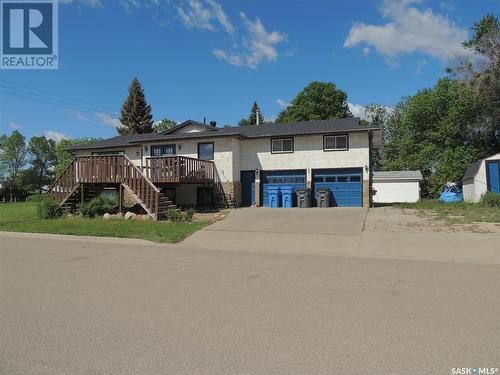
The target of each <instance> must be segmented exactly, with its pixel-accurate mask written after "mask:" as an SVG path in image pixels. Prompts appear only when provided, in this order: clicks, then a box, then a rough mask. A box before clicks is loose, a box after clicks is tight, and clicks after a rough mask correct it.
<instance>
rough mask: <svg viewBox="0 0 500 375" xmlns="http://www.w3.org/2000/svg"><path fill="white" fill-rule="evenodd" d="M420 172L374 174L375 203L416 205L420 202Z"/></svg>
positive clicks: (421, 178) (421, 179)
mask: <svg viewBox="0 0 500 375" xmlns="http://www.w3.org/2000/svg"><path fill="white" fill-rule="evenodd" d="M421 181H423V177H422V173H420V171H383V172H379V171H377V172H373V203H375V204H389V203H414V202H417V201H419V200H420V183H421Z"/></svg>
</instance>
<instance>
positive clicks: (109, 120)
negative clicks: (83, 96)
mask: <svg viewBox="0 0 500 375" xmlns="http://www.w3.org/2000/svg"><path fill="white" fill-rule="evenodd" d="M95 115H96V117H97V118H98V119H99V120H100V121H101V124H103V125H109V126H113V127H115V128H119V127H121V126H123V125H122V123H121V122H120V120H118V119H117V118H114V117H112V116H110V115H108V114H107V113H103V112H96V113H95Z"/></svg>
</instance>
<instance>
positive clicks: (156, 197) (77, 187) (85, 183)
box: [47, 155, 175, 219]
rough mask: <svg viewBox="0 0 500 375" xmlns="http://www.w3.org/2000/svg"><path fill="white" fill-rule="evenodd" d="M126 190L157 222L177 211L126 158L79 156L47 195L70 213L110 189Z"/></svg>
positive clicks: (120, 156) (121, 156) (164, 195)
mask: <svg viewBox="0 0 500 375" xmlns="http://www.w3.org/2000/svg"><path fill="white" fill-rule="evenodd" d="M120 185H121V186H123V187H124V189H126V190H127V191H128V193H129V194H130V195H131V196H132V197H133V198H134V199H135V200H136V202H137V203H139V204H140V205H141V207H142V208H144V210H145V211H146V212H147V213H148V214H149V215H151V216H152V217H153V218H154V219H159V218H164V216H165V211H166V210H168V209H170V208H175V204H174V202H172V201H171V200H170V199H169V198H168V196H167V195H166V194H165V193H162V192H161V191H160V189H158V188H157V187H156V186H155V185H154V184H153V183H152V182H151V181H150V180H149V179H148V178H147V177H146V175H145V174H143V173H142V172H141V170H140V169H139V168H138V167H137V166H136V165H135V164H134V163H133V162H132V161H131V160H130V159H129V158H128V157H127V156H125V155H105V156H81V157H76V158H74V159H73V160H72V162H71V163H70V164H69V165H68V167H66V169H65V170H64V171H63V173H62V174H61V175H60V176H59V177H58V178H57V179H56V181H55V182H54V183H53V184H52V186H51V187H50V188H49V190H48V192H47V194H48V195H49V196H51V197H52V198H54V199H55V200H57V201H58V202H59V205H60V206H61V207H64V208H65V209H68V210H73V209H75V208H76V206H77V205H78V203H80V202H81V200H82V191H83V198H84V201H87V200H90V199H92V198H94V197H96V196H98V195H99V194H101V193H102V191H103V190H104V188H105V187H107V186H114V187H117V186H120Z"/></svg>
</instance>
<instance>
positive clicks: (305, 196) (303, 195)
mask: <svg viewBox="0 0 500 375" xmlns="http://www.w3.org/2000/svg"><path fill="white" fill-rule="evenodd" d="M295 192H296V193H297V207H299V208H307V207H310V205H311V197H310V194H309V190H308V189H297V190H296V191H295Z"/></svg>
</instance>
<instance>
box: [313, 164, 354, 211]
mask: <svg viewBox="0 0 500 375" xmlns="http://www.w3.org/2000/svg"><path fill="white" fill-rule="evenodd" d="M313 184H314V188H313V191H314V197H313V203H314V204H315V205H316V200H315V197H316V191H317V190H318V189H328V190H330V205H331V206H333V207H362V205H363V171H362V169H361V168H359V169H333V170H315V171H313Z"/></svg>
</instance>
